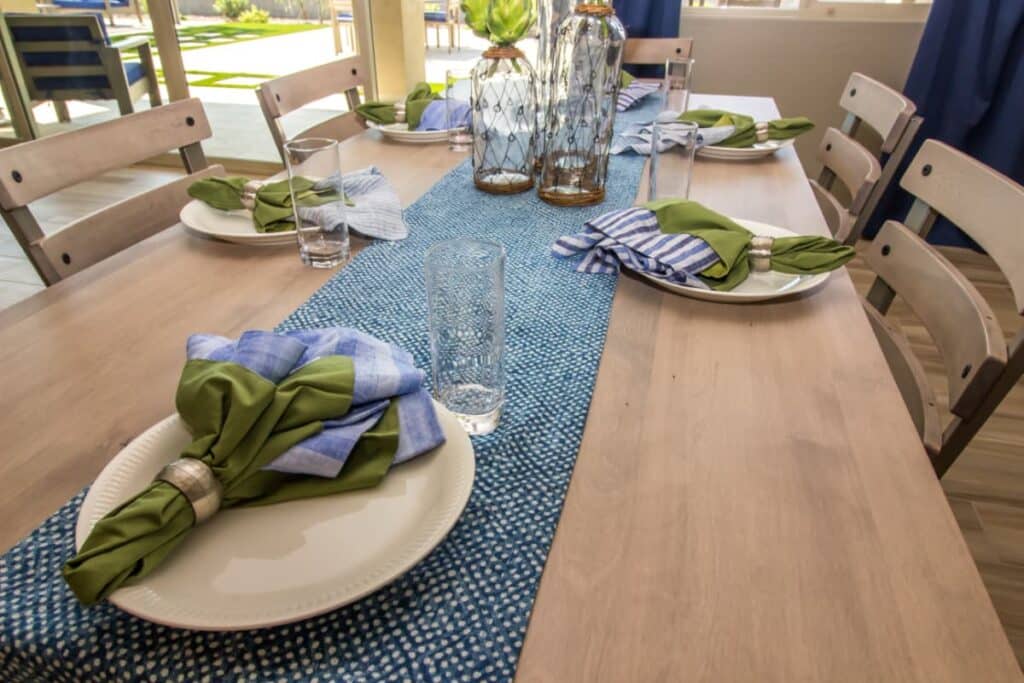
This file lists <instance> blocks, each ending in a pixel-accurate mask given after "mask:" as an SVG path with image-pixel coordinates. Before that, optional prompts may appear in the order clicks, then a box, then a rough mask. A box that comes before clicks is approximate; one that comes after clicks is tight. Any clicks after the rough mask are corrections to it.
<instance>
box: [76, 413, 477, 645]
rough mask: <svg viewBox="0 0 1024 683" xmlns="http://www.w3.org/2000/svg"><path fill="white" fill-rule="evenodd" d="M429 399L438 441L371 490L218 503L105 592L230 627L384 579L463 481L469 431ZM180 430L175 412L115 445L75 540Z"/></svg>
mask: <svg viewBox="0 0 1024 683" xmlns="http://www.w3.org/2000/svg"><path fill="white" fill-rule="evenodd" d="M435 407H436V408H437V415H438V418H439V420H440V422H441V427H442V429H443V430H444V434H445V438H446V439H447V442H446V443H445V444H444V445H442V446H441V447H439V448H437V449H436V450H435V451H433V452H432V453H427V454H425V455H422V456H420V457H418V458H416V459H415V460H412V461H410V462H407V463H403V464H401V465H398V466H396V467H395V468H394V470H392V471H391V472H390V473H389V474H388V476H387V477H385V478H384V480H383V481H382V482H381V483H380V485H378V486H377V487H376V488H372V489H366V490H363V491H352V492H349V493H343V494H339V495H334V496H323V497H321V498H312V499H307V500H296V501H291V502H288V503H280V504H277V505H267V506H265V507H252V508H244V509H231V510H224V511H222V512H219V513H218V514H217V515H216V516H214V518H213V519H211V520H210V521H208V522H206V523H205V524H203V525H201V526H200V527H198V528H196V529H194V530H193V531H192V532H191V533H190V534H189V535H188V538H187V539H185V541H184V542H183V543H182V544H181V546H180V547H178V548H177V549H176V550H175V551H174V553H173V554H172V555H171V556H170V557H169V558H168V559H167V560H166V561H165V562H164V563H163V564H162V565H161V566H160V567H158V568H157V569H156V570H155V571H154V572H153V573H152V574H150V575H149V576H147V577H146V578H145V579H143V580H141V581H140V582H138V583H136V584H133V585H130V586H125V587H123V588H120V589H118V590H116V591H114V593H113V594H112V595H111V596H110V602H112V603H113V604H114V605H116V606H118V607H119V608H121V609H123V610H124V611H125V612H128V613H129V614H133V615H135V616H137V617H140V618H142V619H146V620H147V621H152V622H156V623H158V624H164V625H167V626H174V627H178V628H189V629H198V630H203V631H235V630H244V629H252V628H263V627H267V626H276V625H278V624H285V623H289V622H293V621H299V620H301V619H306V618H309V617H312V616H315V615H318V614H323V613H324V612H328V611H330V610H333V609H336V608H338V607H340V606H342V605H346V604H348V603H350V602H353V601H354V600H358V599H359V598H361V597H363V596H366V595H369V594H370V593H372V592H374V591H376V590H378V589H379V588H381V587H383V586H385V585H387V584H389V583H391V582H392V581H394V580H395V579H396V578H398V577H399V576H401V575H402V574H404V573H405V572H407V571H409V569H411V568H412V567H413V566H415V565H416V564H417V563H418V562H419V561H420V560H422V559H423V558H424V557H426V555H427V553H429V552H430V551H431V550H432V549H433V548H434V547H435V546H437V544H438V543H440V542H441V541H442V540H443V539H444V537H445V536H446V535H447V534H448V531H449V530H451V528H452V527H453V526H454V525H455V522H456V521H458V519H459V517H460V516H461V515H462V510H463V508H465V506H466V502H467V501H468V500H469V494H470V492H471V491H472V488H473V475H474V470H475V465H476V462H475V456H474V454H473V446H472V444H471V443H470V440H469V437H468V436H467V435H466V432H465V430H464V429H463V428H462V427H461V426H460V425H459V422H458V420H456V418H455V417H454V416H453V415H452V414H451V413H450V412H448V411H447V410H445V409H444V408H443V407H442V406H440V405H439V404H436V403H435ZM191 440H192V437H191V436H190V435H189V432H188V430H187V429H186V427H185V424H184V423H183V422H182V421H181V419H180V418H179V417H178V415H176V414H175V415H172V416H171V417H168V418H167V419H165V420H163V421H162V422H159V423H157V424H156V425H154V426H153V427H150V428H149V429H148V430H147V431H146V432H144V433H143V434H142V435H141V436H139V437H138V438H137V439H135V440H134V441H132V442H131V443H130V444H129V445H128V446H127V447H126V448H125V449H124V450H123V451H121V452H120V453H118V454H117V455H116V456H115V457H114V459H113V460H111V461H110V463H109V464H108V465H107V466H106V467H105V468H104V469H103V471H102V472H101V473H100V476H99V477H98V478H97V479H96V482H95V483H94V484H93V485H92V488H91V489H90V490H89V493H88V495H86V498H85V501H84V502H83V504H82V509H81V511H80V513H79V516H78V524H77V526H76V528H75V546H76V548H77V547H81V545H82V543H83V542H84V540H85V538H86V536H87V535H88V534H89V531H90V530H91V529H92V527H93V525H95V524H96V522H97V521H98V520H99V519H100V518H102V517H103V516H104V515H105V514H107V513H108V512H109V511H110V510H112V509H113V508H114V507H115V506H117V505H119V504H120V503H121V502H123V501H124V500H126V499H128V498H129V497H131V496H133V495H135V494H136V493H138V492H139V491H141V490H143V489H144V488H145V487H146V486H148V485H149V483H150V482H152V481H153V477H154V476H156V474H157V472H159V471H160V468H161V467H163V466H164V465H165V464H167V463H168V462H170V461H171V460H174V459H175V458H177V457H178V456H179V455H180V453H181V451H182V449H183V448H184V447H185V446H187V445H188V444H189V442H190V441H191Z"/></svg>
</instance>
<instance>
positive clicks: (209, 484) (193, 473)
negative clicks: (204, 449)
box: [156, 458, 224, 524]
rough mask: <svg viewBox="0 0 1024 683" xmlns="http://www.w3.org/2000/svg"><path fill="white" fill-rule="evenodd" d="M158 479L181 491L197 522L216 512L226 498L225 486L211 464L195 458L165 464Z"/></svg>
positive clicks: (200, 522) (201, 521)
mask: <svg viewBox="0 0 1024 683" xmlns="http://www.w3.org/2000/svg"><path fill="white" fill-rule="evenodd" d="M156 481H165V482H167V483H168V484H170V485H171V486H173V487H174V488H176V489H178V490H179V491H181V493H182V495H184V496H185V498H187V499H188V502H189V503H190V504H191V505H192V512H194V513H195V517H196V524H202V523H203V522H205V521H206V520H208V519H209V518H210V517H213V515H214V514H216V512H217V510H219V509H220V503H221V501H222V500H224V488H223V487H222V486H221V485H220V481H219V480H218V479H217V477H215V476H214V474H213V470H211V469H210V466H209V465H207V464H206V463H205V462H203V461H201V460H196V459H195V458H179V459H178V460H175V461H174V462H172V463H169V464H167V465H165V466H164V468H163V469H162V470H160V473H159V474H157V475H156Z"/></svg>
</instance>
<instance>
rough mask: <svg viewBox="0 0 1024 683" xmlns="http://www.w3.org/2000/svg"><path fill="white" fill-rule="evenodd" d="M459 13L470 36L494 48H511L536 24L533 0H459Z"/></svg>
mask: <svg viewBox="0 0 1024 683" xmlns="http://www.w3.org/2000/svg"><path fill="white" fill-rule="evenodd" d="M462 12H463V14H464V16H465V18H466V24H467V25H468V26H469V27H470V28H471V29H473V33H475V34H477V35H478V36H480V37H482V38H487V39H488V40H490V41H491V42H492V43H495V44H496V45H512V44H514V43H515V42H516V41H518V40H520V39H521V38H522V37H523V36H525V35H526V32H527V31H529V30H530V27H531V26H533V24H534V22H536V21H537V2H536V0H463V1H462Z"/></svg>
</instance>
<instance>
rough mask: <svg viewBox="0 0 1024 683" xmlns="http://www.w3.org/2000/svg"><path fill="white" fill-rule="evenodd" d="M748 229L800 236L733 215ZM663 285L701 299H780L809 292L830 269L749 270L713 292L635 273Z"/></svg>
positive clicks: (734, 301) (738, 301)
mask: <svg viewBox="0 0 1024 683" xmlns="http://www.w3.org/2000/svg"><path fill="white" fill-rule="evenodd" d="M732 220H734V221H736V222H737V223H739V224H740V225H742V226H743V227H744V228H746V229H747V230H749V231H751V232H752V233H754V234H755V235H757V236H761V237H799V235H798V234H797V233H795V232H792V231H791V230H786V229H785V228H780V227H778V226H775V225H768V224H767V223H758V222H757V221H746V220H743V219H740V218H733V219H732ZM637 274H638V275H640V276H642V277H645V278H647V279H648V280H650V281H651V282H654V283H656V284H658V285H660V286H661V287H664V288H665V289H668V290H671V291H673V292H675V293H677V294H682V295H683V296H688V297H692V298H694V299H703V300H704V301H719V302H723V303H730V304H744V303H753V302H755V301H768V300H770V299H780V298H782V297H784V296H793V295H794V294H800V293H802V292H809V291H811V290H813V289H817V288H818V287H820V286H821V285H823V284H825V281H826V280H828V276H829V275H830V273H818V274H817V275H790V274H788V273H777V272H775V271H774V270H772V271H769V272H767V273H753V272H752V273H750V275H749V276H748V277H747V279H746V280H744V281H743V282H742V283H741V284H740V285H739V286H737V287H736V288H735V289H733V290H732V291H729V292H716V291H714V290H711V289H697V288H696V287H684V286H683V285H676V284H672V283H669V282H665V281H664V280H659V279H658V278H656V277H652V276H650V275H647V274H645V273H637Z"/></svg>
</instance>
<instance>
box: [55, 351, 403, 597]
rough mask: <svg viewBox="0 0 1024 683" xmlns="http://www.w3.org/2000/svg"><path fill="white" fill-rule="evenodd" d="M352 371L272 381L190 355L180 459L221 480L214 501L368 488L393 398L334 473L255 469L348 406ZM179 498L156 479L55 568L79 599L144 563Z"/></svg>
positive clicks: (181, 529) (178, 525) (385, 462)
mask: <svg viewBox="0 0 1024 683" xmlns="http://www.w3.org/2000/svg"><path fill="white" fill-rule="evenodd" d="M354 378H355V369H354V366H353V362H352V359H351V358H349V357H347V356H327V357H324V358H320V359H318V360H315V361H313V362H311V363H309V364H308V365H306V366H304V367H303V368H301V369H299V370H298V371H296V372H294V373H292V374H291V375H289V376H288V377H286V378H285V379H283V380H281V382H280V383H278V384H276V385H275V384H274V383H272V382H270V381H269V380H266V379H264V378H263V377H261V376H260V375H258V374H256V373H255V372H252V371H250V370H249V369H247V368H244V367H242V366H241V365H237V364H235V363H227V362H220V361H210V360H190V361H188V362H187V363H186V364H185V368H184V370H183V371H182V374H181V380H180V381H179V383H178V392H177V397H176V403H177V408H178V413H179V414H180V415H181V418H182V420H184V422H185V423H186V424H187V425H188V428H189V430H190V431H191V432H192V436H193V441H192V443H191V444H190V445H189V446H188V447H187V448H186V449H185V450H184V451H183V452H182V453H181V455H182V457H189V458H199V459H200V460H202V461H203V462H205V463H207V464H208V465H210V467H211V468H212V469H213V472H214V474H215V475H216V476H217V478H218V479H219V480H220V482H221V483H222V484H223V486H224V501H223V504H222V507H224V508H230V507H241V506H250V505H266V504H269V503H279V502H283V501H288V500H294V499H298V498H311V497H314V496H323V495H327V494H334V493H340V492H342V491H351V490H354V489H361V488H367V487H371V486H376V485H377V484H378V483H379V482H380V481H381V480H382V479H383V478H384V475H385V474H387V471H388V469H389V468H390V466H391V462H392V460H394V457H395V453H396V451H397V449H398V433H399V419H398V402H397V401H392V402H391V405H390V407H389V408H387V410H386V411H385V413H384V416H383V417H382V418H381V419H380V421H379V422H378V423H377V425H376V426H375V427H373V428H372V429H371V430H370V431H368V432H366V433H365V434H364V435H363V437H362V438H361V439H360V441H359V443H358V444H357V446H356V447H355V450H354V451H353V452H352V454H351V455H350V456H349V459H348V460H347V461H346V463H345V466H344V468H342V470H341V473H340V474H339V475H338V476H337V477H335V478H334V479H330V478H323V477H309V476H299V475H293V474H282V473H279V472H272V471H264V470H262V469H261V468H262V467H263V466H264V465H266V464H268V463H269V462H271V461H272V460H274V459H275V458H277V457H278V456H279V455H281V454H282V453H284V452H285V451H286V450H288V449H289V448H290V447H292V446H294V445H295V444H297V443H299V442H300V441H303V440H305V439H307V438H309V437H311V436H313V435H315V434H317V433H319V432H320V430H321V429H322V428H323V421H324V420H327V419H331V418H337V417H339V416H341V415H344V414H345V413H347V412H348V410H349V408H350V406H351V403H352V390H353V384H354ZM193 525H194V514H193V512H192V507H191V505H190V504H189V502H188V500H186V498H185V497H184V496H183V495H182V494H181V493H179V492H178V490H177V489H176V488H174V487H173V486H171V485H170V484H167V483H164V482H158V483H153V484H150V485H149V487H148V488H146V489H145V490H144V491H142V492H141V493H140V494H139V495H137V496H136V497H135V498H132V499H131V500H129V501H127V502H126V503H124V504H123V505H121V506H120V507H118V508H116V509H115V510H113V511H111V512H110V513H109V514H108V515H107V516H106V517H104V518H103V519H101V520H100V521H99V522H97V524H96V526H95V527H93V530H92V532H91V533H90V534H89V537H88V538H87V539H86V540H85V543H84V544H83V545H82V548H81V549H80V550H79V552H78V554H77V555H76V556H75V557H73V558H72V559H70V560H68V562H67V563H66V564H65V565H64V569H63V575H64V579H65V580H66V581H67V583H68V585H69V586H70V587H71V590H72V591H73V592H74V594H75V596H76V597H77V598H78V599H79V600H80V601H81V602H82V603H83V604H85V605H91V604H94V603H96V602H98V601H100V600H103V599H104V598H106V597H107V596H108V595H110V593H111V592H112V591H114V590H115V589H117V588H118V587H119V586H121V585H122V584H124V583H125V582H127V581H130V580H134V579H138V578H141V577H144V576H146V575H147V574H149V573H150V572H152V571H153V569H155V568H156V567H157V566H158V565H159V564H160V563H161V562H162V561H163V560H164V559H165V558H166V557H167V556H168V555H169V554H170V553H171V552H172V551H173V550H174V549H175V548H176V547H177V546H178V545H179V544H180V543H181V542H182V541H183V540H184V539H185V537H186V536H187V535H188V533H189V531H191V529H192V527H193Z"/></svg>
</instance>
